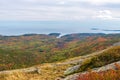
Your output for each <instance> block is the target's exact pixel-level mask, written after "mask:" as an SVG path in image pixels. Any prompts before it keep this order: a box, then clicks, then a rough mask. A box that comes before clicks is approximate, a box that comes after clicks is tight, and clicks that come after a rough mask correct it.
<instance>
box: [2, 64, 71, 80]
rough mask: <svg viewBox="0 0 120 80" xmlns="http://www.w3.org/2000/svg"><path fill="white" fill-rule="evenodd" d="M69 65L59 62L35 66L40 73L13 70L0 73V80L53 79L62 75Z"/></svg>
mask: <svg viewBox="0 0 120 80" xmlns="http://www.w3.org/2000/svg"><path fill="white" fill-rule="evenodd" d="M69 66H70V65H59V64H42V65H39V66H37V67H39V68H40V69H41V73H40V74H37V73H21V72H14V73H12V74H1V75H0V80H55V79H56V78H57V77H61V76H63V73H64V71H65V70H66V69H67V68H68V67H69Z"/></svg>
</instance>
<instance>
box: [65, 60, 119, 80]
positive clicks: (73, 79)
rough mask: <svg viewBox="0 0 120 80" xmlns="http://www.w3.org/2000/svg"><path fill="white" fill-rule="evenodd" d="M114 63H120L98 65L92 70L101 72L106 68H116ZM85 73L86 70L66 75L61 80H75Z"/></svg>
mask: <svg viewBox="0 0 120 80" xmlns="http://www.w3.org/2000/svg"><path fill="white" fill-rule="evenodd" d="M115 64H119V65H120V61H118V62H115V63H111V64H108V65H106V66H102V67H99V68H94V69H92V71H93V72H101V71H107V70H110V69H113V70H117V67H116V65H115ZM86 73H88V72H87V71H86V72H81V73H76V74H73V75H70V76H67V77H66V78H64V79H63V80H77V78H78V76H79V75H81V74H86Z"/></svg>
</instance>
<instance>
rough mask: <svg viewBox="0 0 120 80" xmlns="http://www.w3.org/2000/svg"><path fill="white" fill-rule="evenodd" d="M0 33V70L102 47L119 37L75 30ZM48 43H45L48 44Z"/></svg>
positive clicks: (77, 54) (93, 50)
mask: <svg viewBox="0 0 120 80" xmlns="http://www.w3.org/2000/svg"><path fill="white" fill-rule="evenodd" d="M58 35H59V34H57V33H56V34H55V33H51V34H48V35H45V34H25V35H21V36H0V70H1V71H2V70H10V69H18V68H26V67H30V66H33V65H37V64H42V63H51V62H57V61H61V60H65V59H69V58H73V57H76V56H82V55H87V54H90V53H92V52H95V51H100V50H103V49H105V48H107V47H109V46H111V45H112V44H113V43H115V42H118V41H119V39H120V36H119V34H101V33H96V34H95V33H78V34H77V33H76V34H68V35H64V36H62V37H60V38H57V36H58ZM48 44H49V45H48Z"/></svg>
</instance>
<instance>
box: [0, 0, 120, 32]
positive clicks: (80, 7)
mask: <svg viewBox="0 0 120 80" xmlns="http://www.w3.org/2000/svg"><path fill="white" fill-rule="evenodd" d="M11 21H13V22H11ZM16 21H17V23H16ZM20 21H30V22H31V21H40V23H38V22H37V23H33V24H31V25H32V27H33V26H34V27H35V28H38V27H39V28H40V27H42V28H43V27H45V26H49V25H47V24H48V21H50V22H51V21H52V24H53V23H55V22H56V21H60V23H58V24H62V25H61V27H66V24H67V23H66V24H65V22H68V21H69V22H71V21H73V22H78V23H79V22H80V23H79V27H77V28H80V29H82V27H84V26H80V25H85V24H87V23H84V22H88V23H89V27H90V28H92V27H98V26H100V23H102V24H101V25H102V26H101V28H106V29H108V28H110V29H119V28H120V23H118V22H119V21H120V0H0V26H2V27H4V28H5V26H7V27H11V28H14V27H19V25H21V24H22V25H21V27H23V26H24V27H25V26H26V27H27V26H29V22H27V23H22V22H20ZM41 21H44V22H41ZM45 21H46V23H45ZM61 21H64V23H63V22H61ZM90 21H92V25H91V23H90ZM99 21H100V22H99ZM82 22H83V23H82ZM105 22H107V23H105ZM111 22H112V23H113V24H111ZM43 23H44V24H45V26H43V25H42V26H41V24H43ZM78 23H77V24H76V25H75V23H74V26H78ZM96 23H99V24H96ZM25 24H26V25H25ZM58 24H57V25H54V28H55V29H56V26H58ZM93 24H95V25H93ZM104 24H105V25H104ZM110 24H111V25H110ZM9 25H10V26H9ZM71 25H72V24H71ZM50 26H51V27H53V25H50ZM67 26H70V25H67ZM29 28H30V27H29ZM47 28H48V27H46V29H47ZM49 28H50V27H49ZM57 28H59V29H60V27H57ZM67 28H68V27H67ZM70 28H72V26H71V27H70ZM44 30H45V29H44ZM47 30H48V29H47ZM84 30H85V29H84ZM1 31H3V30H1ZM1 31H0V32H1ZM34 32H35V31H34ZM71 32H72V31H71ZM84 32H87V29H86V31H84ZM1 33H2V32H1Z"/></svg>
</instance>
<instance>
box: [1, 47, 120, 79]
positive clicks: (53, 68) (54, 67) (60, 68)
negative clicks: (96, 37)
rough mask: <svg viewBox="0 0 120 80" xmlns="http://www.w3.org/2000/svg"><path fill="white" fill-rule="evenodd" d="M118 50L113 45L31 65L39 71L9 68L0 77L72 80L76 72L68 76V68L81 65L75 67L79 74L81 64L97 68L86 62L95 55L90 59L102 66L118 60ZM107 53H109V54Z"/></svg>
mask: <svg viewBox="0 0 120 80" xmlns="http://www.w3.org/2000/svg"><path fill="white" fill-rule="evenodd" d="M119 50H120V47H119V46H113V47H109V48H108V49H105V50H102V51H100V52H94V53H92V54H89V55H85V56H80V57H74V58H71V59H67V60H64V61H60V62H56V63H46V64H41V65H36V66H33V67H32V68H36V69H37V70H39V73H38V71H36V70H35V71H34V70H32V68H29V69H27V68H26V69H24V70H26V72H25V71H24V70H23V69H17V70H11V71H7V72H5V71H3V72H1V73H0V78H1V80H21V79H22V80H58V79H59V80H74V79H73V77H75V76H76V75H73V74H76V71H75V72H74V73H71V74H72V75H70V76H71V77H70V76H69V75H66V74H65V71H66V70H70V68H73V70H76V69H75V67H74V66H76V65H78V64H79V65H81V66H80V68H78V69H77V75H80V74H81V68H82V69H83V67H82V66H83V65H84V67H85V65H88V64H89V66H87V67H85V68H91V69H92V68H97V67H98V66H95V65H96V64H92V62H90V61H89V62H86V61H88V60H91V59H94V58H95V59H96V57H97V60H95V61H96V62H95V61H94V60H91V61H93V62H94V63H98V65H99V66H100V65H101V64H99V63H104V64H103V65H101V66H104V65H107V64H110V63H114V62H117V61H120V58H119V55H120V54H119V52H120V51H119ZM109 54H111V56H110V55H109ZM116 55H117V56H116ZM101 56H102V57H101ZM106 59H107V60H106ZM111 59H112V60H111ZM106 62H107V63H106ZM113 65H114V64H110V65H109V66H104V67H102V68H101V67H100V69H99V68H98V69H99V70H97V69H95V71H104V70H107V69H110V68H111V69H114V67H112V66H113ZM91 66H92V67H91ZM110 66H111V67H110ZM107 67H108V68H107ZM30 69H31V72H27V71H30ZM79 71H80V74H78V73H79ZM77 77H78V76H77ZM77 77H76V78H77ZM75 80H76V79H75Z"/></svg>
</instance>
